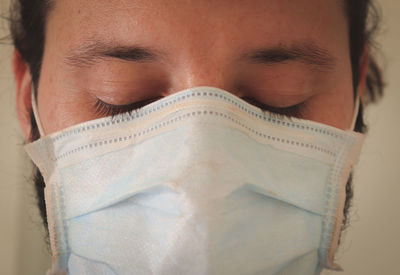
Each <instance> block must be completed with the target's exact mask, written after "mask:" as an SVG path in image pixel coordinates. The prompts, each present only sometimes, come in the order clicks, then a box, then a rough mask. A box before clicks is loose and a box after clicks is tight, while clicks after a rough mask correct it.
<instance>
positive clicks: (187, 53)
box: [169, 39, 235, 93]
mask: <svg viewBox="0 0 400 275" xmlns="http://www.w3.org/2000/svg"><path fill="white" fill-rule="evenodd" d="M192 41H194V40H192ZM197 41H199V40H197ZM194 42H196V41H194ZM225 42H226V41H224V39H217V40H213V39H210V40H208V41H205V40H203V41H202V43H191V42H190V41H186V43H183V44H182V45H181V48H180V55H179V58H178V59H177V60H176V62H175V67H174V68H171V69H172V70H171V83H170V91H169V93H174V92H178V91H181V90H184V89H188V88H192V87H198V86H212V87H217V88H220V89H223V90H226V91H229V92H232V93H234V90H235V89H234V68H233V67H232V66H230V62H231V59H232V56H231V53H230V50H229V47H227V46H225V45H224V44H225Z"/></svg>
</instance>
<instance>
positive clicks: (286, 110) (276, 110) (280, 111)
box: [242, 97, 303, 118]
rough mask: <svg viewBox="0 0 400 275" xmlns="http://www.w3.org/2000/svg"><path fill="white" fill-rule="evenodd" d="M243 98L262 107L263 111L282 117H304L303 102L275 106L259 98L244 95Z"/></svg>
mask: <svg viewBox="0 0 400 275" xmlns="http://www.w3.org/2000/svg"><path fill="white" fill-rule="evenodd" d="M242 99H243V100H244V101H246V102H247V103H249V104H251V105H254V106H256V107H258V108H260V109H261V110H262V111H268V112H271V113H273V114H274V115H277V116H282V117H286V118H291V117H297V118H301V117H303V112H302V111H303V110H302V109H303V108H302V107H303V102H300V103H298V104H295V105H292V106H288V107H274V106H269V105H266V104H264V103H262V102H260V101H258V100H255V99H253V98H250V97H243V98H242Z"/></svg>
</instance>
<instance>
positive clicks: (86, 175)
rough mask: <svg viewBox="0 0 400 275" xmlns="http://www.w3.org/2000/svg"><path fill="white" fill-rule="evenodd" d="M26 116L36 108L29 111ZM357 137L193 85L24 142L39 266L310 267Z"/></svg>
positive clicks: (336, 221)
mask: <svg viewBox="0 0 400 275" xmlns="http://www.w3.org/2000/svg"><path fill="white" fill-rule="evenodd" d="M37 119H38V117H37ZM362 141H363V136H362V135H361V134H358V133H355V132H353V131H351V130H349V131H343V130H339V129H337V128H334V127H330V126H327V125H323V124H320V123H316V122H312V121H306V120H300V119H296V118H286V117H281V116H277V115H276V114H272V113H268V112H263V111H261V110H260V109H258V108H256V107H255V106H253V105H250V104H248V103H246V102H245V101H243V100H241V99H240V98H238V97H236V96H234V95H233V94H231V93H228V92H226V91H223V90H220V89H217V88H211V87H197V88H192V89H188V90H185V91H182V92H178V93H175V94H172V95H170V96H167V97H165V98H163V99H161V100H158V101H156V102H154V103H151V104H149V105H147V106H145V107H143V108H141V109H139V110H138V111H136V112H134V113H132V114H121V115H118V116H115V117H114V118H112V117H107V118H102V119H98V120H94V121H89V122H85V123H82V124H79V125H76V126H73V127H70V128H68V129H65V130H63V131H61V132H58V133H55V134H52V135H50V136H45V137H42V138H41V139H40V140H38V141H35V142H33V143H31V144H28V145H26V151H27V152H28V154H29V155H30V156H31V158H32V159H33V161H34V162H35V164H36V165H37V166H38V167H39V169H40V171H41V173H42V175H43V177H44V180H45V182H46V189H45V197H46V207H47V214H48V223H49V232H50V242H51V248H52V253H53V266H52V269H51V271H50V273H51V274H56V273H57V272H67V273H69V274H146V275H147V274H171V275H172V274H173V275H176V274H190V275H195V274H281V275H283V274H287V275H289V274H290V275H310V274H319V273H320V272H321V270H322V269H323V268H330V269H338V268H339V267H338V266H337V265H335V264H334V255H335V251H336V248H337V243H338V238H339V233H340V228H341V225H342V220H343V207H344V200H345V185H346V182H347V180H348V177H349V173H350V171H351V168H352V166H353V164H354V163H355V161H356V159H357V157H358V155H359V152H360V148H361V144H362Z"/></svg>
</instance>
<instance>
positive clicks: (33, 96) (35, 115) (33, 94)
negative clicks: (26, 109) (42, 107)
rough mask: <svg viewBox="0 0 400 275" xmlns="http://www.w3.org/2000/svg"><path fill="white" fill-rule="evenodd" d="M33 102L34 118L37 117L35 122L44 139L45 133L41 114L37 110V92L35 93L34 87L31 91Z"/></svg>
mask: <svg viewBox="0 0 400 275" xmlns="http://www.w3.org/2000/svg"><path fill="white" fill-rule="evenodd" d="M31 100H32V111H33V116H34V117H35V121H36V125H37V127H38V130H39V134H40V137H43V136H44V131H43V127H42V124H41V123H40V118H39V112H38V110H37V104H36V97H35V91H34V89H33V87H32V90H31Z"/></svg>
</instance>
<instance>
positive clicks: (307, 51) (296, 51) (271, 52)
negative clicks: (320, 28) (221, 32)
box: [243, 42, 336, 70]
mask: <svg viewBox="0 0 400 275" xmlns="http://www.w3.org/2000/svg"><path fill="white" fill-rule="evenodd" d="M243 57H244V58H245V59H247V60H250V62H252V63H256V64H265V65H273V64H276V63H285V62H288V61H297V62H300V63H303V64H306V65H313V66H316V67H318V68H319V69H324V70H331V69H333V68H334V66H335V64H336V58H335V57H334V56H333V55H332V54H330V53H329V51H328V50H326V49H324V48H321V47H320V46H318V45H316V44H315V43H313V42H297V43H294V44H291V45H279V46H275V47H271V48H268V49H259V50H255V51H252V52H250V53H246V54H244V56H243Z"/></svg>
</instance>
